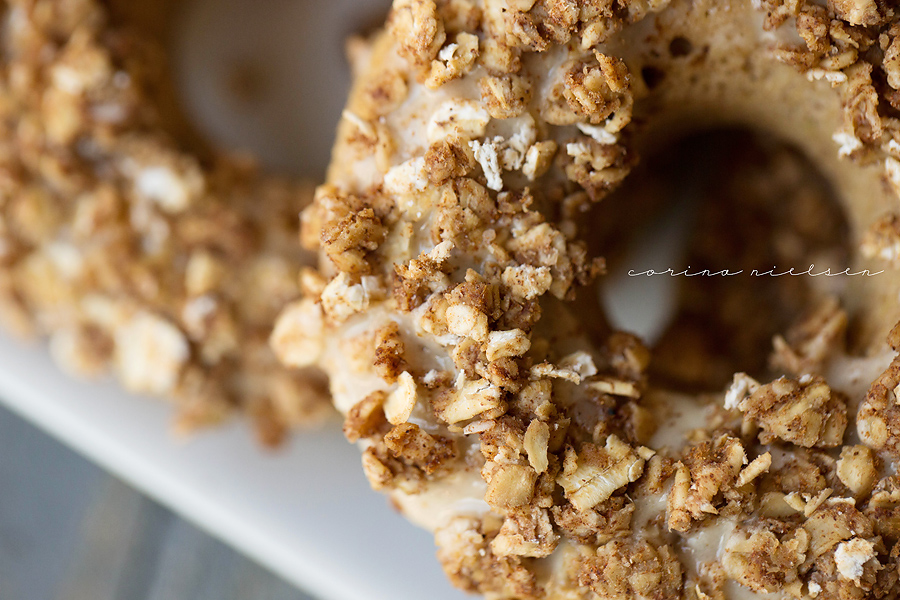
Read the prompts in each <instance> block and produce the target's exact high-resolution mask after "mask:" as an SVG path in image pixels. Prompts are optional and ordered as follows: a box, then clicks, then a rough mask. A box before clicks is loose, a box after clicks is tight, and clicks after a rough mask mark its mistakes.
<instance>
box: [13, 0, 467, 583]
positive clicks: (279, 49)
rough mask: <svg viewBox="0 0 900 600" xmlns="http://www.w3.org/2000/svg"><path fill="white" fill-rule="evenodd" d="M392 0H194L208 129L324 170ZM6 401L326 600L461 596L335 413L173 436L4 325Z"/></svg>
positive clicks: (154, 414) (189, 88) (162, 417)
mask: <svg viewBox="0 0 900 600" xmlns="http://www.w3.org/2000/svg"><path fill="white" fill-rule="evenodd" d="M387 4H389V2H387V1H386V0H379V1H377V2H373V1H366V0H329V1H328V2H321V1H320V0H267V1H266V2H265V3H260V2H253V1H252V0H196V2H194V3H193V4H192V5H191V6H190V7H189V8H188V11H187V14H186V18H185V20H184V21H183V23H182V25H183V26H182V28H181V35H179V37H178V40H177V41H176V48H177V49H178V56H179V64H178V66H179V68H180V73H179V79H180V80H181V81H182V88H183V89H184V91H185V92H186V99H187V104H188V106H189V107H190V108H191V109H192V112H193V113H194V114H195V116H196V120H197V122H198V124H199V125H200V126H201V128H203V129H205V130H206V131H207V132H209V133H210V134H211V135H212V136H213V137H214V138H217V139H218V140H219V141H220V142H222V143H224V144H228V145H231V146H233V147H239V146H243V147H245V148H247V149H249V150H251V151H253V152H255V153H256V154H257V155H258V156H261V157H262V158H263V159H264V162H266V163H267V164H268V165H270V166H274V167H277V168H280V169H283V170H288V171H292V172H297V173H303V174H311V175H314V174H317V173H321V171H322V169H323V168H324V165H325V163H326V162H327V158H328V152H329V150H328V149H329V148H330V146H331V137H332V135H333V131H334V127H335V125H336V123H337V119H338V118H339V115H340V111H341V107H342V105H343V103H344V96H345V94H346V91H347V86H348V79H349V77H348V71H347V68H346V66H345V62H344V60H343V55H342V54H343V39H344V38H345V37H346V35H347V34H348V33H349V32H351V31H353V30H354V28H356V27H358V26H359V25H360V24H369V23H371V22H373V21H374V20H376V19H377V18H378V16H379V14H383V13H384V11H385V8H386V5H387ZM247 61H250V64H255V65H256V66H257V67H259V68H261V69H262V72H261V75H262V76H263V78H264V81H263V82H264V84H265V85H264V87H263V88H262V90H261V92H260V95H259V96H258V97H255V98H253V99H252V101H251V102H247V101H238V100H236V99H234V98H228V97H227V95H226V94H223V90H224V89H225V88H226V87H227V82H228V78H229V77H230V75H231V73H230V71H229V69H233V68H234V67H235V66H238V67H246V66H247ZM0 400H2V402H4V403H5V404H7V405H8V406H9V407H10V408H11V409H12V410H14V411H15V412H17V413H19V414H20V415H22V416H24V417H25V418H27V419H29V420H31V421H32V422H34V423H36V424H37V425H38V426H40V427H42V428H43V429H45V430H46V431H48V432H49V433H50V434H52V435H54V436H56V437H57V438H59V439H60V440H62V441H64V442H66V443H67V444H69V445H70V446H72V447H73V448H75V449H76V450H78V451H80V452H82V453H83V454H85V455H86V456H87V457H89V458H91V459H93V460H94V461H96V462H97V463H99V464H100V465H102V466H104V467H106V468H108V469H109V470H110V471H112V472H114V473H116V474H118V475H119V476H121V477H122V478H123V479H125V480H127V481H129V482H131V483H132V484H134V485H135V486H137V487H138V488H140V489H142V490H143V491H145V492H146V493H147V494H149V495H150V496H152V497H154V498H156V499H157V500H159V501H161V502H162V503H164V504H166V505H168V506H169V507H171V508H172V509H174V510H175V511H177V512H179V513H180V514H182V515H184V516H185V517H186V518H188V519H190V520H191V521H193V522H195V523H197V524H198V525H200V526H201V527H203V528H204V529H206V530H207V531H209V532H210V533H212V534H214V535H216V536H218V537H220V538H222V539H223V540H225V541H226V542H228V543H230V544H232V545H233V546H234V547H236V548H238V549H239V550H241V551H243V552H245V553H246V554H248V555H250V556H251V557H253V558H255V559H257V560H258V561H259V562H260V563H262V564H264V565H266V566H268V567H270V568H271V569H272V570H273V571H275V572H277V573H279V574H280V575H282V576H284V577H285V578H286V579H288V580H290V581H292V582H295V583H296V584H297V585H298V586H300V587H301V588H303V589H305V590H308V591H310V592H311V593H313V594H315V595H317V596H319V597H321V598H323V599H328V600H332V599H333V600H396V599H398V598H426V597H427V598H433V599H435V600H442V599H445V600H451V599H457V600H459V599H461V598H464V597H466V596H464V595H463V594H461V593H460V592H457V591H455V590H454V589H452V588H451V586H450V585H449V584H448V583H447V581H446V579H445V578H444V576H443V573H442V572H441V570H440V567H439V565H438V563H437V560H436V559H435V557H434V554H435V549H434V546H433V542H432V538H431V536H430V535H429V534H428V533H426V532H424V531H420V530H418V529H416V528H415V527H413V526H412V525H410V524H409V523H407V522H406V521H405V520H404V519H403V518H402V517H400V516H399V515H397V514H396V513H395V512H394V511H393V510H392V509H391V508H389V506H388V504H387V501H386V499H385V498H384V497H383V496H381V495H380V494H377V493H375V492H372V491H371V490H370V489H369V486H368V484H367V482H366V481H365V478H364V476H363V474H362V469H361V467H360V457H359V452H358V451H357V449H356V448H355V447H353V446H351V445H350V444H348V443H347V442H346V441H345V440H344V439H343V436H342V435H341V434H340V432H339V430H338V427H337V426H336V425H333V426H331V427H329V428H328V429H327V430H325V431H319V432H311V433H306V434H301V435H297V436H295V438H294V440H293V441H292V442H291V443H290V444H289V445H288V447H287V448H285V449H284V450H282V451H279V452H278V453H266V452H264V451H262V450H261V449H260V448H259V447H258V446H257V445H256V443H255V442H254V441H253V440H252V439H251V436H250V435H249V434H248V432H247V431H246V429H245V428H243V427H241V426H239V425H232V426H230V427H226V428H223V429H219V430H214V431H209V432H203V433H200V434H199V435H198V436H196V437H195V438H193V439H192V440H190V441H189V442H186V443H184V442H178V441H176V440H175V439H174V438H173V437H172V436H171V435H170V434H169V428H168V425H169V419H170V416H171V411H170V410H169V408H168V407H167V406H165V405H164V404H163V403H161V402H159V401H157V400H151V399H145V398H139V397H135V396H131V395H128V394H126V393H124V392H123V391H121V389H119V388H118V387H117V386H115V385H114V384H111V383H109V384H105V385H96V384H87V383H79V382H75V381H72V380H71V379H69V378H67V377H66V376H64V375H63V374H61V373H60V372H59V371H58V370H57V369H56V368H55V366H54V365H53V364H52V362H51V361H50V359H49V357H48V355H47V353H46V351H45V349H44V348H43V347H37V346H32V347H27V346H23V344H22V343H21V342H18V341H13V340H10V339H8V338H3V337H0Z"/></svg>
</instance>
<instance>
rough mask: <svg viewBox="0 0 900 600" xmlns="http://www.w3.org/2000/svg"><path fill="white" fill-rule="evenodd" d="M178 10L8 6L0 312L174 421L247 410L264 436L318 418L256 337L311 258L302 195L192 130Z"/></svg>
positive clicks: (310, 391) (306, 376) (317, 390)
mask: <svg viewBox="0 0 900 600" xmlns="http://www.w3.org/2000/svg"><path fill="white" fill-rule="evenodd" d="M177 5H178V3H174V2H132V1H127V2H125V1H123V2H101V1H96V0H35V1H32V0H22V1H17V0H13V1H10V2H4V3H2V9H3V21H2V27H3V28H2V35H0V43H2V51H3V60H2V70H0V128H2V133H0V190H2V191H0V317H2V321H3V324H4V326H5V327H6V328H7V329H10V330H12V331H14V332H16V333H19V334H22V335H40V336H47V337H49V340H50V348H51V351H52V353H53V355H54V357H55V358H56V360H57V362H59V363H60V364H61V366H63V367H64V368H65V369H66V370H67V371H70V372H74V373H76V374H79V375H82V376H97V375H100V374H103V373H106V372H108V371H112V372H113V373H115V374H116V375H117V377H118V378H119V380H120V381H121V382H122V383H123V384H124V386H125V387H126V388H127V389H129V390H131V391H134V392H140V393H148V394H154V395H159V396H165V397H167V398H172V399H174V401H175V406H176V408H177V412H178V417H177V427H178V428H179V429H180V430H190V429H193V428H196V427H198V426H201V425H205V424H209V423H216V422H219V421H221V420H222V419H223V418H224V417H226V416H227V415H229V414H233V413H235V412H240V413H244V414H245V415H247V416H248V417H249V419H250V421H251V422H252V423H253V424H254V426H255V429H256V431H257V432H258V434H259V437H260V438H261V439H262V440H263V441H264V442H266V443H271V444H274V443H277V442H278V440H280V439H281V438H282V437H284V435H286V433H287V432H288V431H289V430H290V429H292V428H295V427H297V426H299V425H303V424H307V423H311V422H315V421H318V420H319V419H321V417H322V416H323V415H326V414H328V412H329V409H328V400H327V392H326V390H325V389H324V388H325V382H324V380H323V379H322V378H321V376H320V375H318V374H316V373H314V372H312V371H309V372H290V371H288V370H287V369H285V368H283V367H282V366H280V365H279V363H278V361H277V360H276V358H275V356H274V355H273V353H272V352H271V350H270V349H269V347H268V344H267V338H268V335H269V332H270V329H271V326H272V323H273V321H274V319H275V316H276V315H277V314H278V311H279V310H280V308H281V307H282V306H283V305H284V304H285V303H287V302H289V301H291V300H294V299H296V298H297V297H298V296H299V295H300V293H301V290H300V287H299V284H298V280H299V273H300V272H301V270H302V269H303V268H305V267H306V266H307V265H308V264H310V262H311V260H310V258H311V257H310V255H309V254H305V253H304V252H302V251H300V250H299V249H298V248H297V246H296V243H295V237H296V234H295V225H294V222H295V219H296V211H297V209H298V207H299V206H303V205H304V204H305V203H306V202H307V200H309V199H311V196H312V187H311V186H310V185H308V184H304V183H298V182H292V181H288V180H286V179H279V178H274V177H269V176H265V175H263V174H261V173H259V172H258V170H257V168H256V167H255V166H254V165H253V164H252V162H251V161H249V160H246V159H242V158H240V157H233V156H225V155H223V154H222V153H221V152H219V151H217V150H215V149H214V148H211V147H209V145H208V144H206V143H205V141H204V140H203V138H202V136H200V135H198V134H197V132H195V131H193V129H192V127H191V125H190V122H189V120H188V119H187V118H185V116H184V115H183V114H181V112H180V110H179V107H178V101H177V96H176V93H175V89H174V86H173V83H172V81H171V78H170V74H169V71H168V63H167V61H166V54H165V52H164V39H163V35H164V32H165V31H166V30H167V23H168V21H169V19H170V18H171V12H172V11H173V10H174V9H175V8H176V7H177Z"/></svg>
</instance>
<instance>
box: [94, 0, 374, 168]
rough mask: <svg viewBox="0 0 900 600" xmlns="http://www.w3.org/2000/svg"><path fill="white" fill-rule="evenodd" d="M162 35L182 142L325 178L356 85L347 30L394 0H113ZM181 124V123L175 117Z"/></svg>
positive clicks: (120, 14) (145, 28)
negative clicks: (344, 108) (347, 101)
mask: <svg viewBox="0 0 900 600" xmlns="http://www.w3.org/2000/svg"><path fill="white" fill-rule="evenodd" d="M109 1H110V6H111V8H112V10H113V14H114V15H115V17H116V18H118V19H120V20H127V21H128V22H129V23H130V24H131V25H132V27H134V28H135V29H137V30H139V31H140V32H141V33H142V34H150V35H152V36H153V37H155V38H156V39H158V40H162V41H164V42H165V45H166V47H167V51H168V62H169V64H170V66H171V71H172V72H171V80H172V82H173V86H174V90H173V93H172V94H170V98H171V100H172V102H171V103H172V104H177V105H178V111H180V114H176V112H177V111H174V110H173V111H171V114H169V115H167V117H168V118H167V120H169V122H170V123H171V124H173V126H171V127H167V128H168V129H170V130H172V131H173V133H175V134H176V135H177V137H178V139H179V141H181V142H184V143H185V144H189V145H190V149H191V151H194V152H200V151H201V148H202V147H204V146H207V145H208V146H213V147H216V148H221V149H224V150H230V151H236V152H244V153H247V154H248V155H250V156H253V157H254V158H256V159H257V160H259V162H260V163H261V164H262V165H263V166H264V167H266V168H267V169H269V170H273V171H277V172H282V173H285V174H290V175H296V176H304V177H316V178H319V179H321V178H322V177H323V175H324V172H325V168H326V167H327V164H328V160H329V157H330V153H331V147H332V145H333V143H334V137H335V124H336V123H338V121H339V120H340V114H341V109H342V104H343V103H342V102H336V101H335V99H337V98H341V99H342V98H345V97H346V96H347V94H348V92H349V89H350V66H349V64H348V60H347V56H346V43H345V42H346V40H347V38H348V37H349V36H350V35H352V34H354V33H357V32H359V31H363V30H365V29H366V28H367V27H370V26H371V24H372V23H374V22H376V21H377V22H381V21H383V20H384V17H385V15H386V14H387V10H388V8H389V7H390V0H378V1H374V2H360V1H359V0H332V1H330V2H327V3H323V2H316V1H315V0H269V1H267V2H264V3H262V4H260V3H259V2H254V1H253V0H189V1H187V2H175V1H173V0H159V1H158V2H149V1H146V0H143V1H135V0H109ZM176 122H177V123H176Z"/></svg>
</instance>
